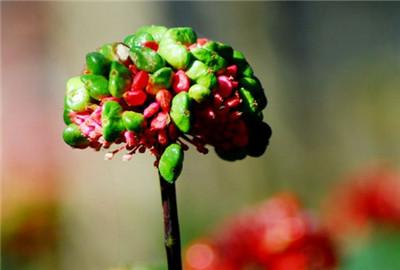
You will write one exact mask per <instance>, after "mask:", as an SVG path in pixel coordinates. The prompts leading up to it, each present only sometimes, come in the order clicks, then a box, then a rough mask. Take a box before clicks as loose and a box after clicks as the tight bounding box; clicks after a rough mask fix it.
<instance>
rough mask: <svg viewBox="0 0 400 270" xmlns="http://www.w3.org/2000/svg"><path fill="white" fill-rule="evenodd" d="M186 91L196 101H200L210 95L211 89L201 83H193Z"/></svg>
mask: <svg viewBox="0 0 400 270" xmlns="http://www.w3.org/2000/svg"><path fill="white" fill-rule="evenodd" d="M188 93H189V97H190V98H192V99H194V100H195V101H196V102H197V103H202V102H203V101H204V100H206V99H207V98H208V97H209V96H210V94H211V90H210V89H209V88H207V87H204V86H203V85H201V84H195V85H192V86H191V87H190V88H189V92H188Z"/></svg>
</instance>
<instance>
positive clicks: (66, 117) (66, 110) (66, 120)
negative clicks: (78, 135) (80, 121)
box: [63, 108, 72, 125]
mask: <svg viewBox="0 0 400 270" xmlns="http://www.w3.org/2000/svg"><path fill="white" fill-rule="evenodd" d="M71 112H72V110H71V109H69V108H64V112H63V118H64V123H65V124H66V125H69V124H71V123H72V122H71V119H70V117H69V114H70V113H71Z"/></svg>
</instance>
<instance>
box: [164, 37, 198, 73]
mask: <svg viewBox="0 0 400 270" xmlns="http://www.w3.org/2000/svg"><path fill="white" fill-rule="evenodd" d="M158 53H159V54H160V55H161V56H162V57H163V58H164V59H165V61H167V62H168V64H170V65H171V66H172V67H173V68H175V69H186V68H187V66H188V65H189V64H190V59H191V58H190V53H189V52H188V51H187V50H186V47H185V46H184V45H181V44H178V43H175V42H174V41H173V40H170V39H163V40H161V42H160V44H159V47H158Z"/></svg>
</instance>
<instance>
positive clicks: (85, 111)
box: [63, 25, 271, 181]
mask: <svg viewBox="0 0 400 270" xmlns="http://www.w3.org/2000/svg"><path fill="white" fill-rule="evenodd" d="M266 105H267V99H266V97H265V95H264V90H263V88H262V86H261V83H260V81H259V80H258V79H257V78H256V77H255V76H254V73H253V70H252V68H251V67H250V65H249V64H248V62H247V60H246V59H245V57H244V55H243V54H242V53H241V52H240V51H238V50H234V49H233V48H232V47H231V46H229V45H227V44H224V43H222V42H215V41H211V40H208V39H205V38H197V35H196V33H195V32H194V31H193V30H192V29H191V28H189V27H176V28H170V29H167V28H165V27H163V26H154V25H153V26H145V27H141V28H140V29H138V30H137V32H136V33H135V34H132V35H129V36H127V37H125V38H124V40H123V42H115V43H111V44H106V45H103V46H102V47H100V48H99V49H98V50H97V51H94V52H90V53H88V54H87V55H86V65H85V68H84V71H83V74H82V75H80V76H77V77H73V78H71V79H70V80H69V81H68V82H67V89H66V95H65V102H64V121H65V123H66V124H67V125H68V126H67V127H66V129H65V130H64V134H63V137H64V140H65V142H66V143H67V144H69V145H70V146H72V147H75V148H81V149H83V148H86V147H91V148H94V149H96V150H100V149H101V148H105V149H108V148H109V147H110V146H111V145H112V144H113V143H114V144H122V146H120V147H118V148H117V149H115V150H112V151H110V152H108V153H107V154H106V156H105V157H106V159H111V158H112V157H113V156H114V155H115V154H116V153H117V152H120V151H122V150H126V151H127V152H126V153H125V155H123V159H124V160H129V159H130V158H131V157H132V155H133V154H134V153H136V152H141V153H143V152H145V151H146V150H149V151H150V152H151V153H152V154H154V155H155V156H156V165H157V166H159V169H160V173H161V174H162V175H163V176H164V178H167V180H168V179H169V180H171V181H173V179H175V178H176V177H177V175H178V174H179V171H180V168H181V166H182V164H181V163H182V160H183V150H186V149H188V145H187V143H189V144H192V145H194V146H195V147H196V149H197V150H198V151H200V152H201V153H207V152H208V150H207V148H206V145H211V146H213V147H214V148H215V150H216V152H217V154H218V155H219V156H220V157H222V158H224V159H226V160H238V159H242V158H244V157H245V156H246V155H250V156H259V155H261V154H263V153H264V151H265V149H266V147H267V145H268V141H269V137H270V135H271V130H270V128H269V126H268V125H267V124H266V123H264V122H263V121H262V118H263V116H262V110H263V109H264V108H265V107H266ZM170 146H171V149H169V147H170ZM167 150H168V152H169V153H167V154H166V155H167V157H165V158H164V159H163V157H162V155H164V153H165V152H167ZM165 164H167V165H165ZM162 166H163V167H164V166H165V167H166V168H164V169H163V168H160V167H162ZM177 172H178V173H177Z"/></svg>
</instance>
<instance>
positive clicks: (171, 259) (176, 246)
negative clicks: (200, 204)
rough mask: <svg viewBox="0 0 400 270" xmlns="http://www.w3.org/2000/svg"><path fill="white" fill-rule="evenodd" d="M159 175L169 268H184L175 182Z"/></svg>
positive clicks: (170, 269) (176, 269)
mask: <svg viewBox="0 0 400 270" xmlns="http://www.w3.org/2000/svg"><path fill="white" fill-rule="evenodd" d="M159 177H160V187H161V200H162V208H163V215H164V245H165V250H166V252H167V260H168V270H182V259H181V239H180V233H179V221H178V209H177V205H176V192H175V183H172V184H170V183H168V182H167V181H165V180H164V179H163V178H162V176H161V175H159Z"/></svg>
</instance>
